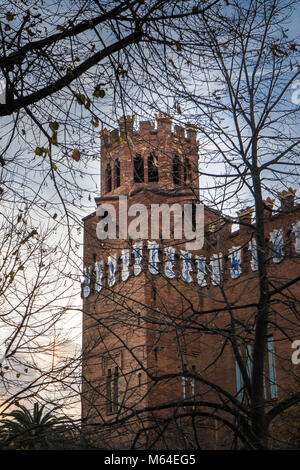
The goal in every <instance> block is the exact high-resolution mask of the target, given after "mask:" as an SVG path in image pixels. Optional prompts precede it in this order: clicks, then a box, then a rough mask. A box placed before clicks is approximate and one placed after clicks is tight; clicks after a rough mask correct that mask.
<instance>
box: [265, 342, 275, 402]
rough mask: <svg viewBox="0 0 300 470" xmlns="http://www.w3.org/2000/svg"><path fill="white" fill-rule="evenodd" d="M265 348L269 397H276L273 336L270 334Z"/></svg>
mask: <svg viewBox="0 0 300 470" xmlns="http://www.w3.org/2000/svg"><path fill="white" fill-rule="evenodd" d="M267 349H268V369H269V384H270V398H277V383H276V371H275V352H274V338H273V336H272V335H271V336H268V340H267Z"/></svg>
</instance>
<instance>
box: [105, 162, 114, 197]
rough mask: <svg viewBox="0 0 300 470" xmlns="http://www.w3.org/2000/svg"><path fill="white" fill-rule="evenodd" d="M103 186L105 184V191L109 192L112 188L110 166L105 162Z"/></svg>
mask: <svg viewBox="0 0 300 470" xmlns="http://www.w3.org/2000/svg"><path fill="white" fill-rule="evenodd" d="M105 186H106V192H108V193H109V192H110V191H111V189H112V181H111V166H110V163H108V164H107V166H106V170H105Z"/></svg>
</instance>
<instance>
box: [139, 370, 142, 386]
mask: <svg viewBox="0 0 300 470" xmlns="http://www.w3.org/2000/svg"><path fill="white" fill-rule="evenodd" d="M138 383H139V387H140V386H141V385H142V374H141V372H139V373H138Z"/></svg>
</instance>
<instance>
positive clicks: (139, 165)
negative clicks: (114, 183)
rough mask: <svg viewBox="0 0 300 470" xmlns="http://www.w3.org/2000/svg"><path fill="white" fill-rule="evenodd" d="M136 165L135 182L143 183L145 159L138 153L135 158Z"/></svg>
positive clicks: (134, 163)
mask: <svg viewBox="0 0 300 470" xmlns="http://www.w3.org/2000/svg"><path fill="white" fill-rule="evenodd" d="M133 166H134V175H133V181H134V182H135V183H143V182H144V159H143V158H142V156H141V155H139V154H137V155H136V156H135V158H134V160H133Z"/></svg>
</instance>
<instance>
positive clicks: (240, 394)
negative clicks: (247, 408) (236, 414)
mask: <svg viewBox="0 0 300 470" xmlns="http://www.w3.org/2000/svg"><path fill="white" fill-rule="evenodd" d="M235 370H236V390H237V398H238V400H239V401H240V402H242V401H243V395H244V393H243V388H244V381H243V377H242V373H241V369H240V366H239V365H238V362H237V360H235Z"/></svg>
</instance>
